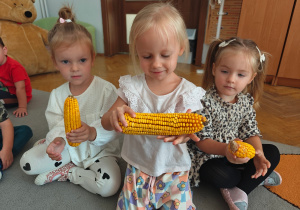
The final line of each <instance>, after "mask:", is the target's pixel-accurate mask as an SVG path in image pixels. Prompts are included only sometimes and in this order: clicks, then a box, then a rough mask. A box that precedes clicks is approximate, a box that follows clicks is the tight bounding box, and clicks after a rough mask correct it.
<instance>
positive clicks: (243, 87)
mask: <svg viewBox="0 0 300 210" xmlns="http://www.w3.org/2000/svg"><path fill="white" fill-rule="evenodd" d="M265 71H266V56H265V55H264V54H263V53H262V52H261V51H260V50H259V48H258V47H257V45H256V44H255V43H254V42H253V41H251V40H246V39H240V38H232V39H229V40H225V41H221V40H216V41H214V42H212V44H211V45H210V48H209V51H208V54H207V60H206V66H205V74H204V78H203V87H204V89H206V90H208V91H207V92H206V95H205V96H204V98H203V100H202V104H203V107H204V108H203V109H202V110H201V111H200V112H199V114H201V115H203V116H205V117H206V118H207V120H208V125H206V126H205V127H204V128H203V130H201V131H200V132H198V133H197V136H198V137H199V138H200V141H199V142H196V143H194V142H193V141H189V142H188V149H189V153H190V156H191V159H192V167H191V171H190V177H189V178H190V182H191V186H199V182H200V181H203V182H206V183H209V184H212V185H213V186H215V187H217V188H221V193H222V195H223V197H224V199H225V201H226V202H227V203H228V205H229V207H230V209H247V206H248V194H249V193H250V192H251V191H252V190H253V189H255V188H256V187H257V186H258V185H260V184H264V185H272V186H274V185H279V184H280V183H281V177H280V175H279V174H278V173H277V172H275V171H274V169H275V168H276V166H277V164H278V163H279V159H280V154H279V151H278V149H277V147H275V146H274V145H271V144H264V145H262V144H261V141H260V137H261V134H260V131H259V129H258V128H257V122H256V113H255V110H254V108H253V105H254V104H255V105H257V102H258V99H259V97H260V96H261V94H262V92H263V85H264V79H265ZM234 139H238V140H242V141H245V142H247V143H249V144H251V145H253V147H254V148H255V149H256V154H255V157H254V158H253V159H251V160H249V158H237V157H235V156H234V155H232V154H231V153H230V152H229V150H228V143H229V141H231V140H234Z"/></svg>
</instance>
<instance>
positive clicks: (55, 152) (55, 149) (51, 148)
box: [46, 137, 66, 161]
mask: <svg viewBox="0 0 300 210" xmlns="http://www.w3.org/2000/svg"><path fill="white" fill-rule="evenodd" d="M65 145H66V142H65V140H64V139H63V138H61V137H57V138H55V139H54V140H53V141H52V142H51V143H50V144H49V145H48V147H47V149H46V153H47V154H48V156H49V158H51V159H52V160H56V161H60V160H61V159H62V157H61V153H62V151H63V150H64V148H65Z"/></svg>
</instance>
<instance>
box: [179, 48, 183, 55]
mask: <svg viewBox="0 0 300 210" xmlns="http://www.w3.org/2000/svg"><path fill="white" fill-rule="evenodd" d="M183 52H184V48H183V47H182V48H181V49H180V50H179V54H178V55H179V56H182V54H183Z"/></svg>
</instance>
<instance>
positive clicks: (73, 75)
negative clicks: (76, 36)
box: [53, 42, 94, 94]
mask: <svg viewBox="0 0 300 210" xmlns="http://www.w3.org/2000/svg"><path fill="white" fill-rule="evenodd" d="M54 55H55V57H54V59H53V61H54V65H55V67H56V69H58V70H59V71H60V73H61V74H62V76H63V77H64V78H65V79H66V80H67V81H69V84H70V90H71V92H72V91H77V92H78V91H79V92H83V91H84V90H86V88H87V87H88V86H89V85H90V83H91V82H92V80H93V76H92V75H91V68H92V66H93V63H94V56H93V55H91V50H90V48H89V46H88V45H86V44H84V43H81V42H76V43H74V44H72V45H70V46H64V45H62V46H61V47H59V48H57V49H56V50H54ZM73 94H74V93H73Z"/></svg>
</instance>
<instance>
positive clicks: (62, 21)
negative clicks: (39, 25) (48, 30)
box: [59, 18, 72, 23]
mask: <svg viewBox="0 0 300 210" xmlns="http://www.w3.org/2000/svg"><path fill="white" fill-rule="evenodd" d="M59 22H60V23H71V22H72V20H71V19H63V18H59Z"/></svg>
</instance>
